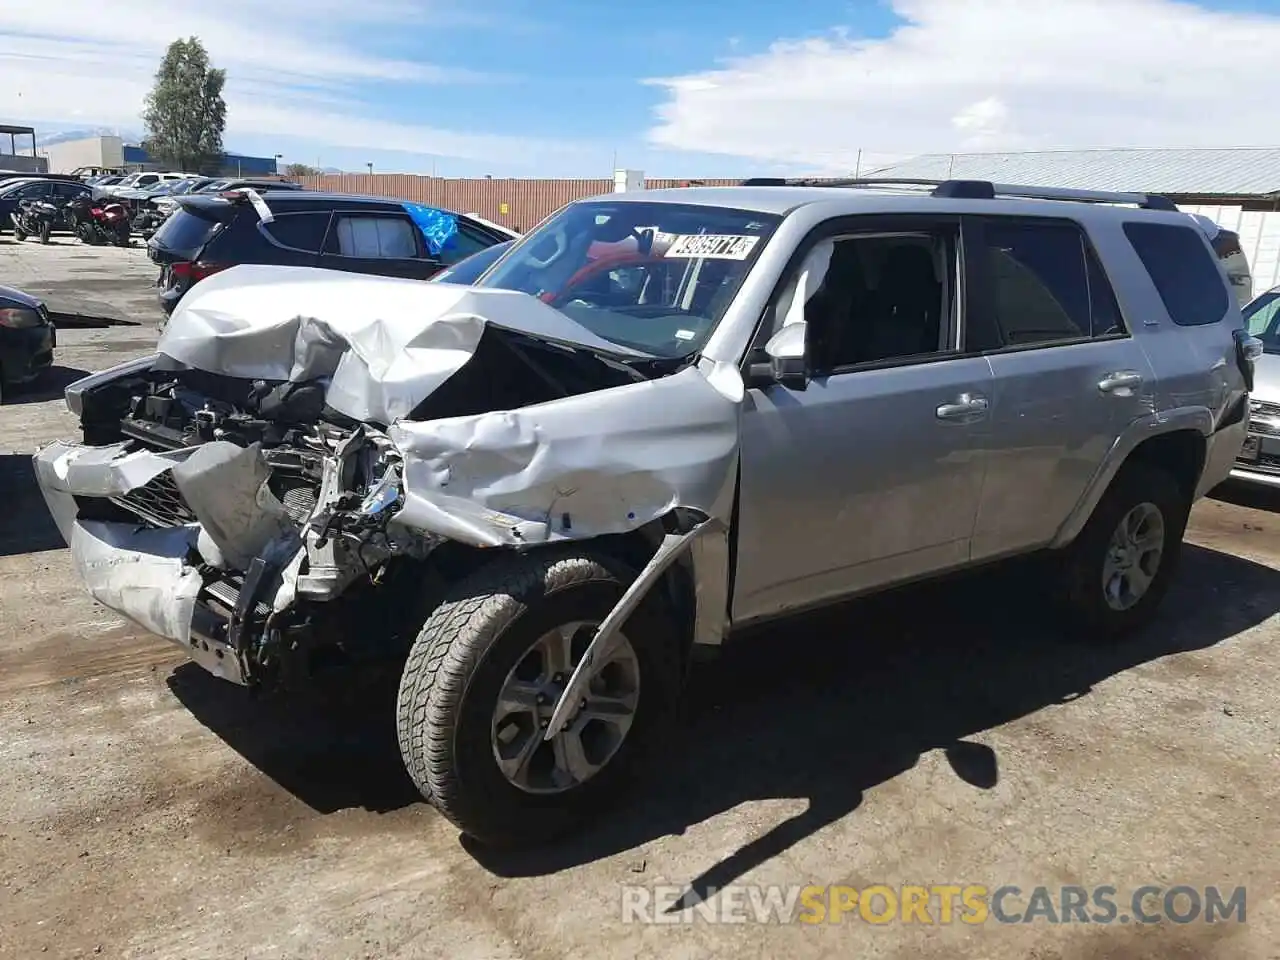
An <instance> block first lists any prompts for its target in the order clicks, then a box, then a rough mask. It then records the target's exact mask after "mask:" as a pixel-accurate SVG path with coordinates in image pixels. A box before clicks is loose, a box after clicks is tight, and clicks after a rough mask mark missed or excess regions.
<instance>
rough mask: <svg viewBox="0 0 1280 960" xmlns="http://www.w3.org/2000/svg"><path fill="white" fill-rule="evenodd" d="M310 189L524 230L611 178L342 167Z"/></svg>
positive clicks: (653, 183)
mask: <svg viewBox="0 0 1280 960" xmlns="http://www.w3.org/2000/svg"><path fill="white" fill-rule="evenodd" d="M300 179H301V182H302V184H303V185H304V186H305V187H307V188H308V189H311V190H327V191H333V192H337V193H356V194H364V195H366V196H375V197H395V198H396V199H398V200H409V201H412V202H414V203H422V204H427V205H429V206H433V207H443V208H444V209H446V210H453V211H455V212H457V213H477V214H479V215H480V216H482V217H484V218H485V219H486V220H492V221H493V222H495V223H500V224H503V225H504V226H507V227H511V228H512V229H513V230H519V231H521V232H523V231H526V230H530V229H532V228H533V226H534V225H535V224H537V223H538V222H539V221H541V220H542V219H543V218H544V217H546V216H548V215H549V214H552V213H554V212H555V211H557V210H559V209H560V208H561V207H563V206H564V205H565V204H566V203H570V202H571V201H574V200H579V199H581V198H583V197H591V196H595V195H597V194H601V193H612V192H613V181H612V180H610V179H605V178H602V179H598V180H499V179H491V178H488V177H486V178H484V179H479V180H463V179H449V178H446V177H423V176H418V175H415V174H406V173H374V174H368V173H340V174H322V175H320V176H316V177H302V178H300ZM739 182H740V181H738V180H671V179H667V180H661V179H648V180H646V181H645V187H646V188H647V189H650V190H654V189H659V188H662V187H682V186H689V185H690V184H694V183H696V184H703V185H705V186H732V185H733V184H736V183H739Z"/></svg>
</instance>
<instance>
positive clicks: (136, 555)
mask: <svg viewBox="0 0 1280 960" xmlns="http://www.w3.org/2000/svg"><path fill="white" fill-rule="evenodd" d="M371 303H372V304H378V307H377V308H376V310H377V316H375V317H374V318H373V319H369V314H370V312H371V308H370V307H369V304H371ZM493 317H496V318H498V319H496V320H495V319H491V318H493ZM741 389H742V386H741V378H740V377H739V376H738V374H737V370H736V368H734V367H727V366H724V367H723V368H722V365H707V366H706V368H705V369H702V368H700V367H699V365H698V363H697V360H696V358H681V359H668V358H655V357H651V356H647V355H643V354H636V353H634V352H629V351H627V350H626V349H621V350H616V351H615V350H614V349H612V347H611V346H610V345H609V344H603V343H601V342H598V338H595V337H594V335H592V334H591V333H590V332H589V331H586V330H582V329H579V328H578V327H577V326H576V325H575V324H574V323H573V321H571V320H570V319H569V318H567V317H565V316H564V315H563V314H561V313H559V312H558V311H556V310H554V309H553V308H551V307H549V306H546V305H545V304H543V303H541V302H539V301H538V300H537V299H536V298H533V297H529V296H526V295H524V294H512V293H509V292H506V291H488V292H485V291H476V290H473V289H468V288H460V287H454V288H452V289H450V288H449V286H448V285H444V284H440V285H433V284H421V283H415V282H412V281H396V280H390V279H387V278H375V277H369V278H353V277H350V276H348V275H339V276H330V275H329V274H328V273H327V272H326V271H308V270H303V269H301V268H269V267H236V268H232V269H231V270H228V271H225V272H224V273H222V274H217V275H215V276H213V277H210V278H208V279H206V280H204V281H202V282H201V284H200V286H199V288H197V289H196V290H195V291H193V295H191V296H189V297H188V298H187V299H186V300H184V302H183V303H182V304H181V305H180V306H179V309H178V310H177V311H176V312H175V314H174V316H173V318H172V319H171V321H170V323H169V324H168V326H167V327H166V329H165V331H164V334H163V335H162V337H161V340H160V343H159V344H158V353H157V355H155V356H154V357H151V358H143V359H141V360H139V361H131V362H129V363H126V364H122V365H121V366H120V367H118V368H114V369H112V370H109V371H104V372H103V373H101V374H93V375H90V376H89V377H86V378H84V379H83V380H81V381H78V382H77V383H75V384H73V385H72V386H71V387H69V388H68V390H67V403H68V406H69V407H70V408H71V409H72V412H74V413H76V414H77V415H78V416H79V418H80V423H81V428H82V431H83V441H81V442H69V441H59V442H55V443H54V444H50V445H49V446H48V447H46V448H44V449H43V450H41V451H40V452H39V453H37V454H36V456H35V458H34V465H35V471H36V477H37V481H38V483H39V485H40V488H41V491H42V493H43V494H44V497H45V499H46V502H47V503H48V504H49V508H50V511H51V513H52V514H53V517H54V519H55V521H56V522H57V524H58V527H59V529H60V530H61V531H62V533H63V536H64V537H65V538H66V539H67V541H68V543H69V545H70V547H71V555H72V560H73V562H74V563H75V565H76V568H77V572H78V573H79V575H80V578H81V579H82V580H83V581H84V583H85V584H86V586H87V588H88V589H89V592H90V593H91V594H92V595H93V596H94V597H95V598H96V599H97V600H99V601H100V602H101V603H103V604H104V605H106V606H107V607H109V608H110V609H113V610H115V611H117V612H119V613H121V614H123V615H124V616H126V617H128V618H129V619H131V620H133V621H134V622H136V623H138V624H140V625H142V626H143V627H145V628H146V629H148V630H150V631H151V632H153V633H156V634H158V635H160V636H163V637H166V638H168V639H170V640H172V641H174V642H176V643H178V644H179V645H180V646H182V647H183V648H184V649H185V650H186V651H187V653H188V655H189V656H191V657H192V659H194V660H196V661H197V662H198V663H199V664H200V665H202V666H204V667H205V668H206V669H208V670H209V671H210V672H212V673H214V674H215V675H218V676H221V677H223V678H225V679H228V680H231V681H232V682H235V683H238V684H242V685H246V686H253V687H257V686H276V685H285V686H291V685H293V680H294V679H298V680H302V679H304V678H305V677H306V676H309V675H310V674H311V673H312V672H313V668H314V667H315V666H316V664H317V663H325V662H327V661H329V660H330V659H331V658H333V657H334V655H335V654H336V657H337V661H338V662H339V663H342V664H346V663H348V662H350V661H351V660H352V659H357V660H358V659H365V658H367V657H372V658H375V659H377V658H380V657H381V656H382V655H383V654H385V653H390V652H394V651H396V650H397V649H399V648H401V647H406V646H407V645H408V644H409V643H410V642H411V641H412V639H413V631H416V629H417V628H418V627H420V626H421V623H422V622H423V618H424V614H423V609H424V607H423V605H424V604H429V603H431V602H432V598H433V597H434V598H436V599H438V597H439V595H440V590H441V589H442V588H443V587H444V586H445V585H447V584H449V583H452V582H455V581H456V580H457V579H459V578H461V577H464V576H466V575H467V574H468V573H470V572H471V571H472V570H474V569H476V568H477V567H479V566H481V565H483V564H485V563H487V562H489V561H490V560H491V559H492V558H493V550H494V548H499V549H510V550H524V549H531V548H535V547H537V546H539V545H540V544H545V543H552V542H558V541H565V540H582V539H591V538H594V537H598V536H602V535H609V534H624V533H627V532H629V531H639V530H641V529H642V528H644V529H651V533H650V534H649V535H647V536H648V537H649V539H648V541H647V542H648V543H649V544H650V547H649V549H650V550H652V549H653V548H654V547H656V544H657V542H658V540H661V538H662V536H663V530H662V524H663V523H664V522H665V520H666V519H667V518H670V517H671V516H672V515H673V511H677V512H678V511H680V510H681V509H683V508H686V507H687V508H692V509H693V510H694V511H696V512H698V513H700V514H701V515H711V513H712V512H713V511H716V512H719V513H724V514H726V515H727V512H728V510H729V509H730V505H731V502H732V490H733V483H734V476H735V475H734V468H735V465H736V458H737V415H738V403H740V401H741ZM695 553H696V555H705V556H706V557H709V558H710V559H709V560H705V561H702V562H704V563H710V564H714V565H715V568H716V570H717V574H716V575H715V577H714V578H713V582H714V583H716V584H717V586H716V588H715V591H718V593H717V592H714V591H713V590H712V589H711V588H707V589H706V590H704V596H705V597H707V598H708V600H709V604H708V608H707V609H708V610H710V611H711V612H710V613H709V614H708V626H707V630H708V631H709V632H714V631H716V630H719V629H721V627H722V624H723V614H724V604H723V602H722V600H720V599H717V598H718V597H722V596H723V595H724V591H725V590H727V573H725V570H726V569H727V546H726V544H725V541H724V540H723V539H721V540H719V541H715V542H712V541H711V540H708V541H707V542H705V543H701V544H699V546H698V547H697V550H696V552H695ZM696 555H695V560H694V562H695V563H696V562H699V561H697V559H696ZM641 562H643V558H642V559H641ZM721 583H723V584H725V586H724V587H721V586H719V584H721ZM406 631H408V632H406Z"/></svg>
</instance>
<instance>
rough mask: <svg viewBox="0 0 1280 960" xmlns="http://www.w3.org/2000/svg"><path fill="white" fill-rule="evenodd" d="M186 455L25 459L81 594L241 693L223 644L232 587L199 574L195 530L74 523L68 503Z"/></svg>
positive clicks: (49, 450)
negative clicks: (168, 644) (32, 468)
mask: <svg viewBox="0 0 1280 960" xmlns="http://www.w3.org/2000/svg"><path fill="white" fill-rule="evenodd" d="M195 449H196V448H192V449H191V450H180V451H175V452H174V453H172V454H159V453H152V452H150V451H136V452H129V451H128V450H127V449H126V445H125V444H116V445H113V446H109V447H87V446H82V445H79V444H73V443H67V442H65V441H59V442H56V443H53V444H51V445H49V446H47V447H45V448H44V449H42V450H41V451H40V452H39V453H37V454H36V455H35V457H34V458H33V459H34V466H35V474H36V481H37V483H38V484H39V486H40V492H41V494H42V495H43V496H44V499H45V502H46V503H47V504H48V506H49V512H50V513H51V514H52V516H53V519H54V522H55V523H56V524H57V526H58V529H59V531H61V533H62V536H63V538H64V539H65V540H66V542H67V545H68V546H69V547H70V549H71V559H72V563H73V564H74V565H75V569H76V573H77V574H78V575H79V577H80V579H81V580H82V581H83V583H84V585H85V588H86V589H87V590H88V591H89V594H90V595H91V596H92V597H93V598H94V599H95V600H97V601H98V602H99V603H101V604H102V605H103V606H105V607H108V608H109V609H111V610H113V611H115V612H116V613H118V614H120V615H121V616H123V617H126V618H127V619H129V620H131V621H133V622H134V623H136V624H138V626H140V627H142V628H143V629H145V630H148V631H150V632H151V633H154V634H156V635H157V636H160V637H164V638H165V639H166V640H169V641H171V642H173V643H175V644H177V645H178V646H179V647H181V648H182V649H183V650H184V651H185V652H186V654H187V656H189V657H190V658H191V659H192V660H194V661H195V662H196V663H198V664H199V665H200V666H202V667H204V668H205V669H206V670H208V671H209V672H210V673H212V674H214V675H215V676H218V677H221V678H223V679H224V680H229V681H231V682H232V683H236V684H239V685H242V686H243V685H247V679H246V671H245V669H244V665H243V664H242V663H241V661H240V659H239V657H238V656H237V654H236V651H235V648H234V647H233V646H232V645H231V644H230V643H229V642H228V630H229V628H230V624H231V621H232V619H233V617H234V615H235V611H236V609H237V607H238V606H239V602H238V601H239V593H240V591H239V584H237V583H236V582H235V581H233V580H229V579H224V578H221V577H209V576H206V575H205V574H202V572H201V569H202V567H201V558H200V554H199V550H198V541H199V538H200V533H201V527H200V525H199V524H198V523H188V524H183V525H178V526H171V527H164V528H151V527H147V526H146V525H144V524H143V523H142V522H137V523H128V522H114V521H110V522H109V521H101V520H84V519H79V518H78V514H79V512H80V506H79V504H78V503H77V500H78V499H85V500H91V499H106V500H117V499H118V498H121V497H125V496H128V495H129V494H130V493H131V492H134V491H137V490H138V489H142V488H146V487H147V485H148V484H149V483H150V482H151V481H153V480H155V478H156V477H159V476H160V475H161V474H163V473H165V471H167V470H170V469H171V468H172V467H173V466H174V465H175V464H176V463H180V462H182V461H183V460H185V459H186V457H187V456H189V455H190V454H192V453H193V452H194V450H195Z"/></svg>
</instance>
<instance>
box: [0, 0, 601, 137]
mask: <svg viewBox="0 0 1280 960" xmlns="http://www.w3.org/2000/svg"><path fill="white" fill-rule="evenodd" d="M453 6H456V5H450V4H445V3H439V4H435V3H429V2H423V0H356V2H351V0H270V2H267V3H263V2H261V0H221V2H219V3H217V4H214V5H212V6H210V5H209V4H206V3H192V2H190V0H168V2H165V3H162V4H160V5H159V6H157V5H156V4H155V3H153V2H151V0H111V3H110V4H108V5H107V6H106V7H104V6H103V5H102V3H101V0H57V2H49V0H44V2H41V0H31V2H17V3H6V2H4V0H0V77H3V80H4V82H3V83H0V117H4V118H9V119H13V120H27V121H43V122H53V123H58V122H64V121H68V120H83V119H90V120H92V122H94V123H98V124H103V125H109V126H119V127H125V128H132V129H137V128H139V127H140V126H141V124H140V122H139V115H140V113H141V111H142V106H143V100H144V98H145V97H146V94H147V91H148V90H149V89H150V87H151V84H152V81H153V77H154V73H155V70H156V68H157V67H158V66H159V62H160V58H161V56H162V55H163V53H164V49H165V47H166V46H167V45H168V44H169V43H170V42H172V41H173V40H174V39H176V38H178V37H187V36H197V37H199V38H200V40H201V42H202V43H203V44H204V45H205V48H206V49H207V50H208V51H209V56H210V59H211V60H212V62H213V63H214V65H215V66H218V67H223V68H225V69H226V70H227V87H226V91H225V97H226V100H227V131H226V137H225V139H226V140H227V141H228V143H233V142H234V140H235V139H236V138H237V137H246V136H248V137H254V138H259V137H261V136H263V135H268V136H279V137H293V138H301V139H303V140H306V141H307V142H308V143H311V144H325V145H333V146H338V147H342V146H359V147H366V148H370V149H377V148H383V149H395V150H403V151H408V152H412V153H420V154H431V155H435V156H448V157H459V158H466V159H477V160H490V159H493V160H502V161H511V160H512V158H517V159H519V160H526V161H533V160H539V159H542V158H544V157H547V156H551V157H554V156H558V155H560V154H561V153H563V154H566V155H571V154H572V151H573V150H574V149H575V148H574V145H572V144H566V143H561V142H543V141H538V140H529V139H524V138H520V137H504V136H496V135H494V136H487V135H471V134H468V133H464V132H456V131H448V130H436V129H432V128H426V127H420V126H416V125H413V124H403V123H395V122H391V121H387V120H379V119H376V118H374V117H373V114H374V113H375V111H374V110H372V109H370V105H369V104H368V103H365V102H361V101H360V100H359V99H357V98H356V97H355V96H353V94H352V93H351V91H352V89H353V87H355V86H356V85H360V86H361V87H363V88H364V89H363V90H361V93H362V94H364V95H366V96H367V95H368V91H369V89H372V88H374V87H376V86H378V85H387V84H412V85H414V86H421V85H424V84H462V83H483V82H490V81H496V82H501V81H503V80H504V79H509V78H503V77H501V76H490V75H487V74H482V73H477V72H473V71H467V70H458V69H453V68H447V67H441V66H437V65H434V64H431V63H429V62H426V61H425V60H417V59H414V60H408V59H403V58H397V57H380V56H377V55H376V54H374V53H370V52H368V51H367V50H362V49H359V48H357V46H356V45H354V44H353V43H352V42H351V41H350V40H349V39H348V38H350V37H351V36H353V35H355V34H356V33H357V32H361V31H362V29H363V31H364V32H365V35H366V36H367V35H368V28H370V27H374V28H376V31H378V32H381V33H382V34H383V35H386V36H396V35H397V32H398V30H397V28H399V30H400V31H402V30H403V29H404V28H406V27H409V28H414V29H415V30H417V29H421V30H425V31H430V30H432V29H443V28H444V27H449V26H458V25H462V24H466V25H476V24H478V23H480V22H482V20H483V14H482V13H476V12H472V11H466V10H464V11H462V12H458V11H456V10H454V9H451V7H453ZM437 7H438V10H437V9H436V8H437Z"/></svg>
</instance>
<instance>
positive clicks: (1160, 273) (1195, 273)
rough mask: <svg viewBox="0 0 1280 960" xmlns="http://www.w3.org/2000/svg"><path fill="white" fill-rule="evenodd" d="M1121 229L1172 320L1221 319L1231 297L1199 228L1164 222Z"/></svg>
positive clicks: (1198, 321) (1185, 324)
mask: <svg viewBox="0 0 1280 960" xmlns="http://www.w3.org/2000/svg"><path fill="white" fill-rule="evenodd" d="M1124 232H1125V236H1127V237H1128V238H1129V242H1130V243H1131V244H1133V249H1134V250H1136V251H1137V252H1138V256H1139V257H1140V258H1141V259H1142V263H1143V265H1144V266H1145V267H1146V268H1147V273H1149V274H1151V279H1152V281H1153V282H1154V283H1155V285H1156V290H1157V291H1158V292H1159V293H1160V299H1161V300H1162V301H1163V302H1164V308H1165V309H1166V310H1167V311H1168V312H1169V318H1170V319H1171V320H1173V322H1174V323H1176V324H1178V325H1179V326H1181V327H1195V326H1200V325H1202V324H1206V323H1217V322H1218V321H1219V320H1221V319H1222V317H1223V315H1224V314H1225V313H1226V312H1227V306H1228V304H1229V303H1230V302H1231V301H1230V298H1229V296H1228V294H1227V288H1226V285H1225V284H1224V283H1223V282H1222V274H1221V273H1219V272H1218V265H1217V264H1216V263H1215V262H1214V257H1213V254H1212V253H1210V251H1209V247H1208V245H1207V244H1206V243H1205V240H1204V235H1203V234H1202V233H1201V232H1200V231H1198V230H1196V229H1194V228H1193V227H1177V226H1174V225H1172V224H1166V223H1126V224H1125V225H1124Z"/></svg>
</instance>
